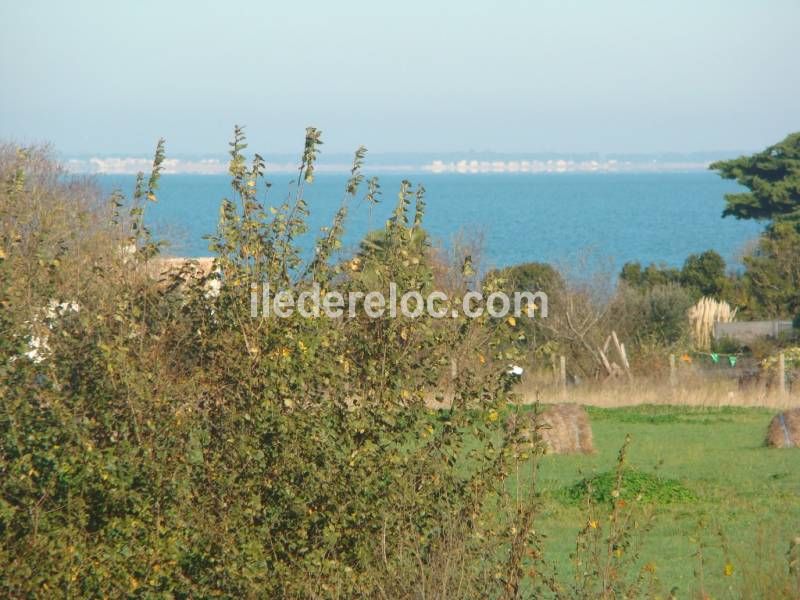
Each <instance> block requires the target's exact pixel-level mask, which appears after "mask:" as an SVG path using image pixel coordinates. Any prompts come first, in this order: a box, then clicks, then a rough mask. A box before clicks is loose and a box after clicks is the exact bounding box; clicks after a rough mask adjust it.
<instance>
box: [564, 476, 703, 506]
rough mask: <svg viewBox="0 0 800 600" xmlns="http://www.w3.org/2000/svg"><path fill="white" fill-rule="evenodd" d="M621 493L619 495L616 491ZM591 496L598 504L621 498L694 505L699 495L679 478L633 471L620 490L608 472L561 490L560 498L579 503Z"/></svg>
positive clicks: (567, 501) (614, 478)
mask: <svg viewBox="0 0 800 600" xmlns="http://www.w3.org/2000/svg"><path fill="white" fill-rule="evenodd" d="M617 490H618V492H619V493H618V494H615V493H614V492H615V491H617ZM587 496H589V497H591V499H592V501H593V502H595V503H596V504H604V503H610V502H614V501H615V499H617V498H621V499H623V500H626V501H631V500H639V501H640V502H644V503H648V504H650V503H652V504H670V503H674V502H691V501H693V500H695V499H696V496H695V494H694V493H693V492H692V491H691V490H689V489H688V488H687V487H685V486H684V485H683V484H682V483H681V482H680V481H678V480H676V479H667V478H662V477H659V476H657V475H652V474H650V473H644V472H642V471H637V470H635V469H632V468H626V469H625V470H624V471H623V472H622V486H621V487H619V488H617V474H616V472H614V471H605V472H603V473H600V474H598V475H594V476H592V477H588V478H585V479H581V480H580V481H578V482H576V483H574V484H572V485H570V486H568V487H565V488H563V489H562V490H560V492H559V494H558V497H560V498H561V499H562V500H563V501H564V502H566V503H571V504H577V503H580V502H584V501H585V499H586V497H587Z"/></svg>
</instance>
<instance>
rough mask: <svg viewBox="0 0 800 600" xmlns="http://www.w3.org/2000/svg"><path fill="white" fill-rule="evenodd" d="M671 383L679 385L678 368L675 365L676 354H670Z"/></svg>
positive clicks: (673, 385)
mask: <svg viewBox="0 0 800 600" xmlns="http://www.w3.org/2000/svg"><path fill="white" fill-rule="evenodd" d="M669 384H670V385H671V386H672V387H675V386H676V385H678V370H677V368H676V367H675V355H674V354H670V355H669Z"/></svg>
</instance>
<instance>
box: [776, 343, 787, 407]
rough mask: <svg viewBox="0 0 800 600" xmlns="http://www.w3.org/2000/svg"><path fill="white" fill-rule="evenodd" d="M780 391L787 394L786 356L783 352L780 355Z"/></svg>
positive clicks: (783, 394)
mask: <svg viewBox="0 0 800 600" xmlns="http://www.w3.org/2000/svg"><path fill="white" fill-rule="evenodd" d="M778 393H779V394H780V395H781V397H784V396H785V395H786V357H785V356H784V354H783V352H781V353H780V354H779V355H778Z"/></svg>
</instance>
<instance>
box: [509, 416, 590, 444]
mask: <svg viewBox="0 0 800 600" xmlns="http://www.w3.org/2000/svg"><path fill="white" fill-rule="evenodd" d="M535 417H536V415H535V414H534V413H533V412H526V413H521V414H518V413H516V412H512V413H511V414H510V415H509V416H508V418H507V419H506V431H507V432H508V433H509V434H516V435H518V436H519V437H520V438H521V439H524V440H527V441H530V440H531V438H532V436H533V431H534V430H535V429H536V427H537V423H536V422H535ZM538 431H539V437H540V438H541V441H542V443H543V444H544V446H545V448H546V453H548V454H576V453H581V454H593V453H594V440H593V437H592V426H591V424H590V423H589V415H588V414H587V413H586V410H584V408H583V407H582V406H580V405H579V404H554V405H552V406H550V407H548V408H547V409H545V410H544V411H543V412H541V413H539V418H538Z"/></svg>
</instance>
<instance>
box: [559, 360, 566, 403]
mask: <svg viewBox="0 0 800 600" xmlns="http://www.w3.org/2000/svg"><path fill="white" fill-rule="evenodd" d="M560 383H561V396H562V397H563V398H566V397H567V359H566V357H564V356H562V357H561V373H560Z"/></svg>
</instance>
